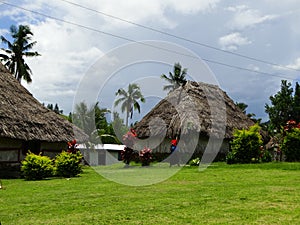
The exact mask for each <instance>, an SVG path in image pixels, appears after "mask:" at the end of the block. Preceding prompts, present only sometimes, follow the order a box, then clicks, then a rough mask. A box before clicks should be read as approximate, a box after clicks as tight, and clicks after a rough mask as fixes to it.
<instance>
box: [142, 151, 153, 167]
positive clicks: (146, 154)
mask: <svg viewBox="0 0 300 225" xmlns="http://www.w3.org/2000/svg"><path fill="white" fill-rule="evenodd" d="M139 156H140V160H141V162H142V166H149V165H150V162H151V160H152V150H151V149H150V148H147V147H145V148H144V149H142V150H141V151H140V152H139Z"/></svg>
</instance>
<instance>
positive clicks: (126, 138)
mask: <svg viewBox="0 0 300 225" xmlns="http://www.w3.org/2000/svg"><path fill="white" fill-rule="evenodd" d="M135 141H136V133H135V131H134V130H133V129H130V131H128V132H127V133H126V134H124V135H123V143H124V145H126V147H125V148H124V150H122V151H121V157H122V160H123V162H124V163H125V164H126V165H127V166H129V163H130V161H131V160H132V159H133V158H134V154H135V152H134V150H133V146H134V143H135Z"/></svg>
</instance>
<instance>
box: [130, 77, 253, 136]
mask: <svg viewBox="0 0 300 225" xmlns="http://www.w3.org/2000/svg"><path fill="white" fill-rule="evenodd" d="M154 118H156V119H154ZM157 118H159V120H158V121H161V122H158V123H155V122H154V123H153V122H152V123H151V121H153V119H154V120H157ZM212 121H213V122H212ZM184 123H185V124H186V125H185V126H183V124H184ZM149 124H151V126H150V128H149ZM162 124H163V125H162ZM253 124H254V122H253V121H252V120H251V119H250V118H249V117H247V115H245V113H243V112H242V111H241V109H240V108H238V107H237V106H236V104H235V103H234V102H233V100H232V99H230V97H229V96H228V95H227V94H226V92H224V91H222V90H221V89H220V88H219V87H218V86H217V85H212V84H206V83H202V82H193V81H188V82H187V83H186V84H185V85H184V86H183V87H179V88H178V89H176V90H174V91H172V92H171V93H169V94H168V96H167V97H166V98H164V99H163V100H161V101H160V102H159V103H158V104H157V105H156V106H155V107H154V108H153V109H152V110H151V111H150V112H149V113H148V114H147V115H146V116H145V117H144V118H143V119H142V120H141V121H140V122H138V123H137V124H136V126H135V127H134V129H135V130H136V132H137V135H138V137H139V138H142V139H143V138H147V137H149V136H159V135H161V134H163V133H164V134H165V137H166V139H171V138H175V137H176V136H177V137H179V136H180V135H182V134H183V135H184V134H188V132H189V130H193V131H196V132H198V133H199V134H200V138H204V137H211V136H213V137H215V138H217V139H225V140H229V139H231V138H232V135H233V131H234V129H242V128H249V127H250V126H251V125H253Z"/></svg>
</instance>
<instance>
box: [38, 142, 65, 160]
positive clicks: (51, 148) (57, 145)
mask: <svg viewBox="0 0 300 225" xmlns="http://www.w3.org/2000/svg"><path fill="white" fill-rule="evenodd" d="M62 150H65V151H66V150H67V144H66V143H65V142H42V143H41V152H42V153H43V155H46V156H49V157H50V158H54V157H55V156H56V155H57V154H59V153H60V152H62Z"/></svg>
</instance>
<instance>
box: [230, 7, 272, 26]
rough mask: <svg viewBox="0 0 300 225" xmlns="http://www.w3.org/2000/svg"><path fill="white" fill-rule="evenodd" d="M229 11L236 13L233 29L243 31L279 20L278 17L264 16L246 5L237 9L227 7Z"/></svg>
mask: <svg viewBox="0 0 300 225" xmlns="http://www.w3.org/2000/svg"><path fill="white" fill-rule="evenodd" d="M227 10H228V11H231V12H234V16H233V19H232V21H231V22H230V27H231V28H232V29H238V30H243V29H246V28H252V27H255V26H256V25H258V24H262V23H265V22H269V21H272V20H274V19H276V18H278V15H275V14H268V15H262V13H261V12H260V11H259V10H257V9H251V8H249V7H248V6H246V5H239V6H235V7H232V6H230V7H227Z"/></svg>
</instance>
